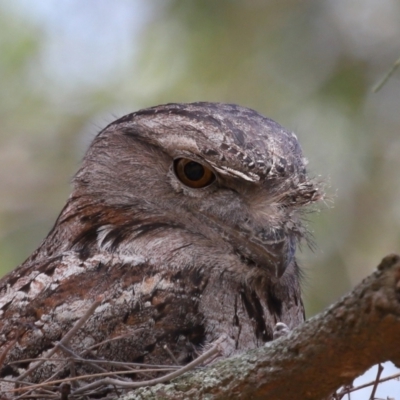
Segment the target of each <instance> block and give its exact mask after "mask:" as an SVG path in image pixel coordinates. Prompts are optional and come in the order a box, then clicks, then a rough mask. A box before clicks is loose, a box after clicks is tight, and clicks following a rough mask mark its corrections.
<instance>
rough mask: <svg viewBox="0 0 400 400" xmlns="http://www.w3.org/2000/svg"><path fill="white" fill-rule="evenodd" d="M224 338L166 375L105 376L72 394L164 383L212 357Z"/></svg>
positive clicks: (218, 349)
mask: <svg viewBox="0 0 400 400" xmlns="http://www.w3.org/2000/svg"><path fill="white" fill-rule="evenodd" d="M224 340H225V337H221V338H219V339H218V340H217V341H216V343H215V344H214V346H212V347H211V349H210V350H208V351H206V352H205V353H203V354H202V355H201V356H200V357H198V358H196V359H195V360H193V361H192V362H191V363H189V364H187V365H185V366H183V367H182V368H180V369H178V370H177V371H174V372H171V373H169V374H167V375H164V376H161V377H160V378H156V379H151V380H149V381H142V382H124V381H120V380H117V379H112V378H105V379H102V380H100V381H97V382H92V383H89V384H88V385H86V386H82V387H81V388H79V389H78V390H76V391H75V392H74V393H73V394H74V395H76V394H81V393H83V392H85V391H86V390H89V389H94V388H96V387H99V386H102V385H116V386H117V387H123V388H126V389H135V388H139V387H142V386H150V385H156V384H158V383H164V382H167V381H170V380H171V379H174V378H176V377H178V376H180V375H182V374H184V373H185V372H187V371H190V370H191V369H193V368H194V367H196V366H197V365H200V364H202V363H203V362H204V361H206V360H207V359H209V358H210V357H212V356H213V355H214V354H217V353H219V352H220V345H221V343H222V341H224Z"/></svg>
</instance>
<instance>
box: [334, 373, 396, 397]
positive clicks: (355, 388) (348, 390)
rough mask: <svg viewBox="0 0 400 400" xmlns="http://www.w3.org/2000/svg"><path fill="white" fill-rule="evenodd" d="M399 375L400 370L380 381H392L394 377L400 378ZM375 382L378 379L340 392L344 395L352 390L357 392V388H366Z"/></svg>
mask: <svg viewBox="0 0 400 400" xmlns="http://www.w3.org/2000/svg"><path fill="white" fill-rule="evenodd" d="M399 377H400V372H398V373H397V374H394V375H390V376H387V377H386V378H382V379H380V380H379V383H383V382H387V381H390V380H392V379H396V378H399ZM375 382H376V380H373V381H371V382H368V383H364V384H363V385H360V386H356V387H353V388H349V389H345V390H344V391H342V392H341V393H339V394H341V395H344V394H348V393H351V392H355V391H357V390H360V389H364V388H366V387H368V386H372V385H375Z"/></svg>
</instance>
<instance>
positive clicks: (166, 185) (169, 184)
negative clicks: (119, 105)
mask: <svg viewBox="0 0 400 400" xmlns="http://www.w3.org/2000/svg"><path fill="white" fill-rule="evenodd" d="M305 164H306V162H305V159H304V157H303V155H302V152H301V148H300V146H299V143H298V140H297V138H296V136H295V135H294V134H293V133H291V132H288V131H287V130H285V129H284V128H283V127H282V126H280V125H279V124H277V123H276V122H274V121H272V120H271V119H268V118H265V117H263V116H261V115H260V114H258V113H257V112H255V111H253V110H250V109H248V108H244V107H239V106H237V105H231V104H221V103H192V104H167V105H163V106H157V107H153V108H149V109H145V110H141V111H138V112H136V113H133V114H129V115H127V116H125V117H122V118H120V119H118V120H117V121H115V122H113V123H111V124H110V125H109V126H108V127H106V128H105V129H104V130H103V131H102V132H100V134H99V135H98V136H97V137H96V139H95V140H94V142H93V143H92V145H91V146H90V148H89V150H88V152H87V154H86V156H85V158H84V161H83V165H82V168H81V169H80V170H79V172H78V173H77V175H76V177H75V180H74V184H75V189H74V192H73V194H72V196H71V199H70V203H71V206H70V207H68V206H67V207H66V209H65V210H64V213H63V214H64V216H63V214H62V215H61V217H60V220H59V221H60V222H62V221H63V220H66V219H67V218H68V216H69V217H70V216H71V215H75V216H78V217H79V224H80V225H81V231H80V234H79V236H77V237H75V238H74V239H73V242H72V244H73V246H75V248H78V247H79V246H80V247H83V244H84V243H85V240H89V239H90V240H92V241H95V242H96V243H97V246H99V247H100V248H102V249H103V250H106V251H110V252H125V253H127V254H141V255H143V256H144V257H152V256H151V254H153V257H157V256H156V254H158V257H159V260H161V261H162V262H168V263H169V264H172V265H174V263H176V264H177V265H178V264H179V263H185V264H186V265H191V264H193V263H195V262H196V259H200V258H203V259H204V257H210V260H211V262H212V259H211V257H212V255H211V254H215V252H217V253H218V252H219V253H218V254H220V256H221V257H224V256H225V257H228V258H229V257H230V259H232V257H236V259H238V260H239V261H240V263H241V264H242V265H245V266H246V267H248V268H253V269H254V268H257V269H260V270H262V271H266V273H267V274H268V275H269V276H271V277H279V276H281V275H282V274H283V273H284V271H285V269H286V267H287V266H288V265H289V264H290V263H291V261H292V259H293V257H294V251H295V247H296V242H297V241H298V239H299V238H301V237H303V236H304V231H305V229H304V228H303V225H302V223H301V212H302V210H303V209H304V206H306V205H308V204H311V203H313V202H315V201H316V200H318V199H320V198H321V193H320V191H319V189H318V187H317V186H316V185H315V184H314V183H313V182H312V181H311V180H310V179H309V178H308V176H307V174H306V169H305ZM77 209H80V212H77ZM188 248H191V250H192V251H191V252H189V251H188ZM183 249H185V252H183ZM211 249H212V251H211ZM189 253H190V254H191V256H190V257H189V256H188V254H189ZM149 254H150V255H149ZM171 254H172V255H171ZM207 254H208V255H207ZM188 257H189V258H188ZM228 258H227V259H228Z"/></svg>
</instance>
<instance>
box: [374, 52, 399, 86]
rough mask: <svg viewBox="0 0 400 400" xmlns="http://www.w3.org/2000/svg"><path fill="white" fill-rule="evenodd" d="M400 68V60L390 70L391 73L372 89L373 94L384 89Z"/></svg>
mask: <svg viewBox="0 0 400 400" xmlns="http://www.w3.org/2000/svg"><path fill="white" fill-rule="evenodd" d="M399 66H400V58H399V59H397V60H396V61H395V63H394V64H393V65H392V68H390V70H389V72H388V73H387V74H386V75H385V76H384V77H383V78H382V79H381V80H380V81H379V82H378V83H377V84H376V85H375V86H374V87H373V88H372V92H373V93H376V92H377V91H378V90H380V89H382V87H383V85H384V84H385V83H386V82H387V81H388V79H389V78H390V77H391V76H392V75H393V74H394V73H395V72H396V70H397V68H399Z"/></svg>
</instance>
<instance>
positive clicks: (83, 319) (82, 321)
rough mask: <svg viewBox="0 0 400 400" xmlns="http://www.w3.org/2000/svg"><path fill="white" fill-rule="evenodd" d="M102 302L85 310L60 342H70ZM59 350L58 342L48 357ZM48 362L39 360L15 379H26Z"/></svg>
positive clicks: (95, 303)
mask: <svg viewBox="0 0 400 400" xmlns="http://www.w3.org/2000/svg"><path fill="white" fill-rule="evenodd" d="M100 303H101V300H97V301H95V302H94V303H93V304H92V305H91V306H90V307H89V309H88V310H87V311H86V312H85V314H84V315H82V317H81V318H80V319H79V320H78V321H77V322H76V323H75V325H74V326H73V327H72V328H71V329H70V330H69V331H68V332H67V334H66V335H65V336H64V337H63V338H62V339H61V340H60V342H59V343H61V344H64V345H67V344H68V342H69V341H70V340H71V339H72V337H73V336H74V335H75V333H76V332H77V331H78V330H79V329H80V328H81V327H82V326H83V325H84V324H85V322H86V321H87V320H88V319H89V317H90V316H91V315H92V314H93V313H94V310H95V309H96V308H97V307H98V306H99V304H100ZM57 350H58V344H57V345H56V346H54V347H53V348H52V349H51V350H50V352H49V354H47V358H48V359H49V358H50V357H51V356H52V355H53V354H54V353H55V352H56V351H57ZM45 362H46V360H42V361H39V362H38V363H37V364H36V365H34V366H33V367H31V368H29V369H28V370H27V371H25V372H24V373H23V374H22V375H20V376H19V377H18V378H17V379H15V381H16V382H18V381H20V380H21V379H24V378H25V377H26V376H28V375H30V374H31V373H32V372H33V371H34V370H35V369H37V368H39V367H40V366H41V365H43V364H44V363H45Z"/></svg>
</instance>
